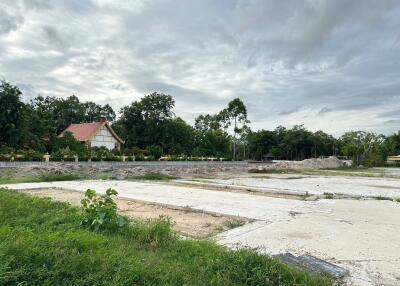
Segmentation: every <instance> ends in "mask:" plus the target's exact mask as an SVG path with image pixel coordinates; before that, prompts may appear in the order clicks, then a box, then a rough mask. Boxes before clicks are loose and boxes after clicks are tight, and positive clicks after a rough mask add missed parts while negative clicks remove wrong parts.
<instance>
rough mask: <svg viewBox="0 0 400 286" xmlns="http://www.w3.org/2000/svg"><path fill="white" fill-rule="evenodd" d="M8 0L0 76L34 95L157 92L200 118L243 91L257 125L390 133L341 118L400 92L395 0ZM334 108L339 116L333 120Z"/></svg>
mask: <svg viewBox="0 0 400 286" xmlns="http://www.w3.org/2000/svg"><path fill="white" fill-rule="evenodd" d="M4 3H5V2H3V3H2V4H0V7H5V8H4V9H0V11H1V12H0V13H4V11H6V13H7V15H8V16H7V17H0V74H1V75H3V76H4V77H5V78H6V79H7V80H10V81H12V82H13V83H16V84H22V85H25V86H27V87H28V86H29V87H30V88H24V92H25V93H27V98H29V97H30V96H34V95H35V94H37V93H41V94H43V95H53V96H68V95H70V94H72V93H75V94H77V95H78V96H80V97H81V98H82V99H83V100H96V101H99V102H101V103H102V104H103V103H104V102H109V103H111V104H113V107H114V108H116V109H119V107H121V106H122V105H125V104H129V103H130V102H131V101H133V100H137V99H139V98H140V97H141V96H143V95H144V94H146V93H149V92H152V91H160V92H165V93H170V94H171V95H173V96H174V97H175V99H176V113H177V114H178V115H182V116H183V117H184V118H185V119H187V120H193V118H194V116H195V115H196V114H198V113H205V112H207V113H212V112H216V111H218V110H219V109H221V108H223V107H225V105H226V103H227V102H228V101H229V100H231V99H233V98H235V97H241V98H242V99H243V100H244V101H245V103H246V104H247V106H248V110H249V116H250V119H251V120H252V122H253V124H254V125H253V126H255V128H274V127H275V126H276V125H279V124H282V125H287V124H288V125H290V124H295V123H303V122H306V123H308V124H309V125H308V126H311V128H313V126H314V125H315V124H318V123H321V124H322V123H326V124H324V126H323V127H325V126H327V127H326V128H331V129H334V130H333V131H334V132H339V131H338V130H339V129H341V130H343V131H345V130H347V129H349V128H351V129H357V128H358V127H359V128H371V129H373V128H378V129H379V128H381V129H382V130H389V129H387V128H386V129H385V127H383V126H381V125H382V123H381V122H380V121H379V120H377V122H376V123H375V124H372V123H371V124H370V126H363V125H362V123H361V122H362V121H363V120H364V118H363V117H362V116H361V115H360V118H359V122H357V120H354V118H353V117H351V118H352V119H351V120H349V122H350V123H348V122H346V120H345V117H346V114H347V115H348V116H353V115H354V114H355V113H354V111H355V110H356V111H357V113H360V114H361V113H363V112H370V113H371V115H372V116H373V117H375V118H384V117H380V115H379V114H383V113H385V112H388V111H387V106H391V108H393V109H396V108H395V107H394V106H398V103H397V104H396V102H399V101H400V97H399V96H400V94H399V90H400V72H399V69H398V63H399V60H400V56H399V53H398V45H394V44H393V43H394V42H395V41H396V39H398V38H399V34H398V27H399V26H400V3H399V2H398V1H392V0H387V1H374V0H354V1H345V0H338V1H322V0H316V1H297V0H286V1H272V0H271V1H264V0H254V1H247V0H233V1H230V0H229V1H228V0H226V1H218V2H215V1H212V0H204V1H188V0H178V1H172V0H163V1H159V0H155V1H136V2H127V1H123V0H115V1H109V2H107V1H100V0H90V1H89V0H86V1H78V0H71V1H62V0H52V1H43V0H33V1H28V0H26V1H22V0H19V1H14V2H12V1H10V2H7V4H4ZM9 3H14V4H9ZM23 23H26V24H27V25H25V24H24V25H23V29H19V27H22V26H21V25H22V24H23ZM28 24H29V25H28ZM11 32H12V33H13V34H12V37H9V34H10V33H11ZM28 95H29V96H28ZM390 111H392V110H390ZM338 112H340V115H341V118H343V122H342V123H336V122H335V126H334V127H329V126H330V125H329V124H330V121H329V120H331V117H334V116H335V115H336V114H338ZM357 113H356V114H357ZM288 114H290V115H291V116H277V115H288ZM322 114H324V116H321V115H322ZM313 118H314V120H315V122H313V121H312V120H313ZM387 118H388V119H395V118H394V117H387ZM378 121H379V122H378ZM372 125H373V126H372ZM315 128H317V127H315ZM391 128H392V129H393V127H391ZM326 131H329V129H328V130H326Z"/></svg>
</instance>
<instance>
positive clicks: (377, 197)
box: [372, 196, 394, 201]
mask: <svg viewBox="0 0 400 286" xmlns="http://www.w3.org/2000/svg"><path fill="white" fill-rule="evenodd" d="M372 198H373V199H375V200H378V201H394V199H392V198H390V197H384V196H375V197H372Z"/></svg>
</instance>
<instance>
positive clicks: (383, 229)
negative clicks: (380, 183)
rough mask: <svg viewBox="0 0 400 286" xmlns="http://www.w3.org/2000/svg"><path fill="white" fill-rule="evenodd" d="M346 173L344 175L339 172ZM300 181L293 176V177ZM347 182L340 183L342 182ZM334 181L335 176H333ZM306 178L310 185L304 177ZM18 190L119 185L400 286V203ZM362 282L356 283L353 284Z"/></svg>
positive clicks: (147, 188)
mask: <svg viewBox="0 0 400 286" xmlns="http://www.w3.org/2000/svg"><path fill="white" fill-rule="evenodd" d="M333 179H336V180H337V179H338V178H333ZM290 181H297V179H296V180H285V182H289V183H290ZM339 182H340V180H338V183H337V184H336V186H337V188H341V186H340V183H339ZM331 183H332V184H333V182H332V181H331ZM304 184H306V183H305V182H304ZM7 187H8V188H10V189H16V190H18V189H32V188H64V189H72V190H78V191H82V192H84V191H85V190H86V189H88V188H91V189H95V190H97V191H100V192H101V193H102V192H105V190H106V189H107V188H110V187H111V188H114V189H116V190H117V191H118V192H119V194H120V196H121V197H125V198H131V199H134V200H142V201H149V202H154V203H161V204H170V205H176V206H181V207H191V208H193V209H198V210H204V211H207V212H215V213H221V214H227V215H239V216H243V217H248V218H251V219H256V220H257V221H256V222H254V223H251V224H247V225H244V226H243V227H239V228H236V229H232V230H230V231H227V232H224V233H222V234H221V235H219V236H217V237H216V240H217V241H218V242H219V243H221V244H223V245H226V246H228V247H231V248H238V247H250V248H256V249H258V250H259V251H260V252H263V253H267V254H270V255H275V254H280V253H287V252H290V253H293V254H295V255H312V256H315V257H318V258H320V259H324V260H326V261H329V262H331V263H334V264H336V265H339V266H341V267H343V268H345V269H348V270H350V273H351V274H350V277H349V278H348V280H346V282H347V283H349V285H400V270H399V269H400V244H399V243H398V242H399V241H400V220H399V217H400V204H399V203H396V202H391V201H379V200H361V201H358V200H319V201H299V200H289V199H282V198H271V197H266V196H256V195H249V194H243V193H232V192H223V191H212V190H204V189H200V188H193V187H184V186H175V185H168V184H161V183H146V182H144V183H142V182H130V181H71V182H51V183H27V184H14V185H7ZM352 283H354V284H352Z"/></svg>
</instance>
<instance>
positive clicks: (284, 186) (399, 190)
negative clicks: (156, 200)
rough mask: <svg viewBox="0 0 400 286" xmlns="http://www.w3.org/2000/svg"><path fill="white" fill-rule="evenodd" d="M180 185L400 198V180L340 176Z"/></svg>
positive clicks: (209, 181) (293, 176) (212, 181)
mask: <svg viewBox="0 0 400 286" xmlns="http://www.w3.org/2000/svg"><path fill="white" fill-rule="evenodd" d="M179 182H181V183H185V182H187V183H191V184H193V183H196V182H197V183H207V184H211V185H213V184H218V185H220V186H226V187H227V188H228V187H230V186H241V187H244V188H249V189H252V188H253V190H258V191H260V192H263V191H264V192H271V191H276V192H288V193H289V192H290V193H299V194H304V193H308V194H309V195H322V194H324V193H332V194H344V195H349V196H359V197H379V196H382V197H389V198H393V199H397V198H400V179H390V178H370V177H342V176H303V175H297V174H290V175H282V176H279V175H278V176H277V175H271V176H267V177H266V176H258V177H257V176H253V177H242V178H230V179H197V180H196V182H192V181H188V180H180V181H179Z"/></svg>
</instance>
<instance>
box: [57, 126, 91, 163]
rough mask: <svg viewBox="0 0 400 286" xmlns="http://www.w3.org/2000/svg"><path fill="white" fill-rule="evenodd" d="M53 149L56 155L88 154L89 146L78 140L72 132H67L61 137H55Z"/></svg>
mask: <svg viewBox="0 0 400 286" xmlns="http://www.w3.org/2000/svg"><path fill="white" fill-rule="evenodd" d="M52 151H53V155H54V156H56V157H62V156H66V157H73V156H74V155H78V156H85V155H87V154H88V149H87V147H86V146H85V145H83V144H82V143H81V142H79V141H78V140H76V139H75V137H74V135H72V133H71V132H65V133H64V135H63V137H61V138H58V137H57V138H54V141H53V144H52Z"/></svg>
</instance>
